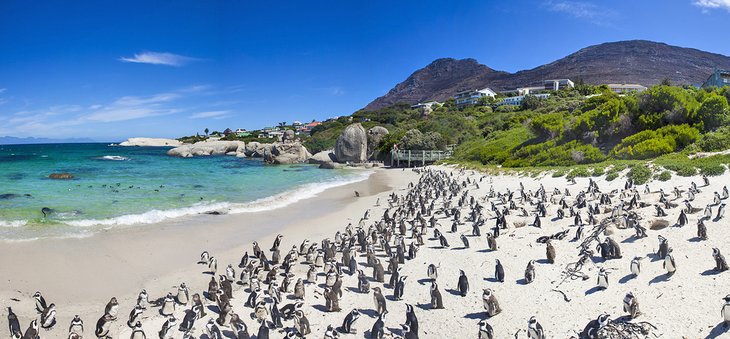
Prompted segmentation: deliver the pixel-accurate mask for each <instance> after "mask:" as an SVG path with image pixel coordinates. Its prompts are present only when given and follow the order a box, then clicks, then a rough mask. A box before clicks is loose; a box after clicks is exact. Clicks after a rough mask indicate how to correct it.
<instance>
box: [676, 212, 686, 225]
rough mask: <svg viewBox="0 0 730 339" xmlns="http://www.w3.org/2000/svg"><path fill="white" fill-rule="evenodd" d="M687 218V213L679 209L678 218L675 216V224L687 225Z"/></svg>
mask: <svg viewBox="0 0 730 339" xmlns="http://www.w3.org/2000/svg"><path fill="white" fill-rule="evenodd" d="M687 222H688V219H687V214H685V213H684V210H681V211H679V218H677V225H678V226H680V227H681V226H684V225H687Z"/></svg>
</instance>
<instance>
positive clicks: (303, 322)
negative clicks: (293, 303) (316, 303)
mask: <svg viewBox="0 0 730 339" xmlns="http://www.w3.org/2000/svg"><path fill="white" fill-rule="evenodd" d="M294 324H295V325H296V328H297V330H298V331H299V333H301V334H302V335H309V334H310V333H312V328H311V327H310V325H309V319H307V317H306V316H305V315H304V311H302V310H297V311H296V312H294Z"/></svg>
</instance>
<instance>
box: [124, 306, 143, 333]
mask: <svg viewBox="0 0 730 339" xmlns="http://www.w3.org/2000/svg"><path fill="white" fill-rule="evenodd" d="M142 312H143V310H142V307H141V306H139V305H135V306H134V308H133V309H132V312H129V320H127V326H129V328H133V327H134V324H136V323H137V319H138V318H139V316H140V315H142Z"/></svg>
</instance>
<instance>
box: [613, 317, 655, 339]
mask: <svg viewBox="0 0 730 339" xmlns="http://www.w3.org/2000/svg"><path fill="white" fill-rule="evenodd" d="M656 330H657V328H656V326H654V325H652V324H651V323H649V322H647V321H641V322H633V323H630V322H627V321H618V320H616V321H611V322H610V323H609V324H608V325H606V326H603V327H602V328H601V329H600V330H598V338H605V339H643V338H646V337H647V336H648V335H649V334H652V335H654V337H658V335H657V334H656V333H653V331H656Z"/></svg>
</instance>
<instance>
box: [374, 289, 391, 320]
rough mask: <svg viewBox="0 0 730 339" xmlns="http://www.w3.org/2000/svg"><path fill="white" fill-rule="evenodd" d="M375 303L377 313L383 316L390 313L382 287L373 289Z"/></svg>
mask: <svg viewBox="0 0 730 339" xmlns="http://www.w3.org/2000/svg"><path fill="white" fill-rule="evenodd" d="M373 301H374V302H375V311H376V312H378V314H383V313H384V312H387V311H388V309H387V307H386V304H385V297H383V293H382V292H381V290H380V287H373Z"/></svg>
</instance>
